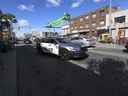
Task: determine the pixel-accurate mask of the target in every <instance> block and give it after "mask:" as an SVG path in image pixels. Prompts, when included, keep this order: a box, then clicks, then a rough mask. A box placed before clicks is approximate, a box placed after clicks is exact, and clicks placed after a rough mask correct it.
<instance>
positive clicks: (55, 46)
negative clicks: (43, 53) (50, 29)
mask: <svg viewBox="0 0 128 96" xmlns="http://www.w3.org/2000/svg"><path fill="white" fill-rule="evenodd" d="M48 49H49V51H50V53H53V54H56V55H58V54H59V45H58V44H57V42H56V41H55V40H54V39H50V40H49V43H48Z"/></svg>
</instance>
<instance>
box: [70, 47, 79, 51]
mask: <svg viewBox="0 0 128 96" xmlns="http://www.w3.org/2000/svg"><path fill="white" fill-rule="evenodd" d="M67 49H68V50H69V51H80V48H75V47H67Z"/></svg>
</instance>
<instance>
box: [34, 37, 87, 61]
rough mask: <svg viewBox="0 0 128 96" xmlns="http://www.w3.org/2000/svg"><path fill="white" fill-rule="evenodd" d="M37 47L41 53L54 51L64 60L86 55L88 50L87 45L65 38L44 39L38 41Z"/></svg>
mask: <svg viewBox="0 0 128 96" xmlns="http://www.w3.org/2000/svg"><path fill="white" fill-rule="evenodd" d="M36 48H37V51H38V52H39V53H44V52H45V53H52V54H55V55H58V56H60V57H61V58H62V59H64V60H67V59H71V58H80V57H84V56H85V55H86V51H87V48H86V47H84V46H82V45H80V44H75V43H72V42H70V41H68V40H65V39H63V38H47V39H42V40H40V41H38V42H37V44H36Z"/></svg>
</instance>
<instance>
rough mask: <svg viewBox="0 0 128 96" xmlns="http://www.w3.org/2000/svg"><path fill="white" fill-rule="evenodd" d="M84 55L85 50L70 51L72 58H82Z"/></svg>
mask: <svg viewBox="0 0 128 96" xmlns="http://www.w3.org/2000/svg"><path fill="white" fill-rule="evenodd" d="M85 56H86V52H85V51H72V52H71V57H72V58H82V57H85Z"/></svg>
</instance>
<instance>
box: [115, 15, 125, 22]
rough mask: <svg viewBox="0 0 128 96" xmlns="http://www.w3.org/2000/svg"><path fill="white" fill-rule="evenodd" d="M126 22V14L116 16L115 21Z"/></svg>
mask: <svg viewBox="0 0 128 96" xmlns="http://www.w3.org/2000/svg"><path fill="white" fill-rule="evenodd" d="M124 22H125V16H120V17H116V18H115V23H124Z"/></svg>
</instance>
